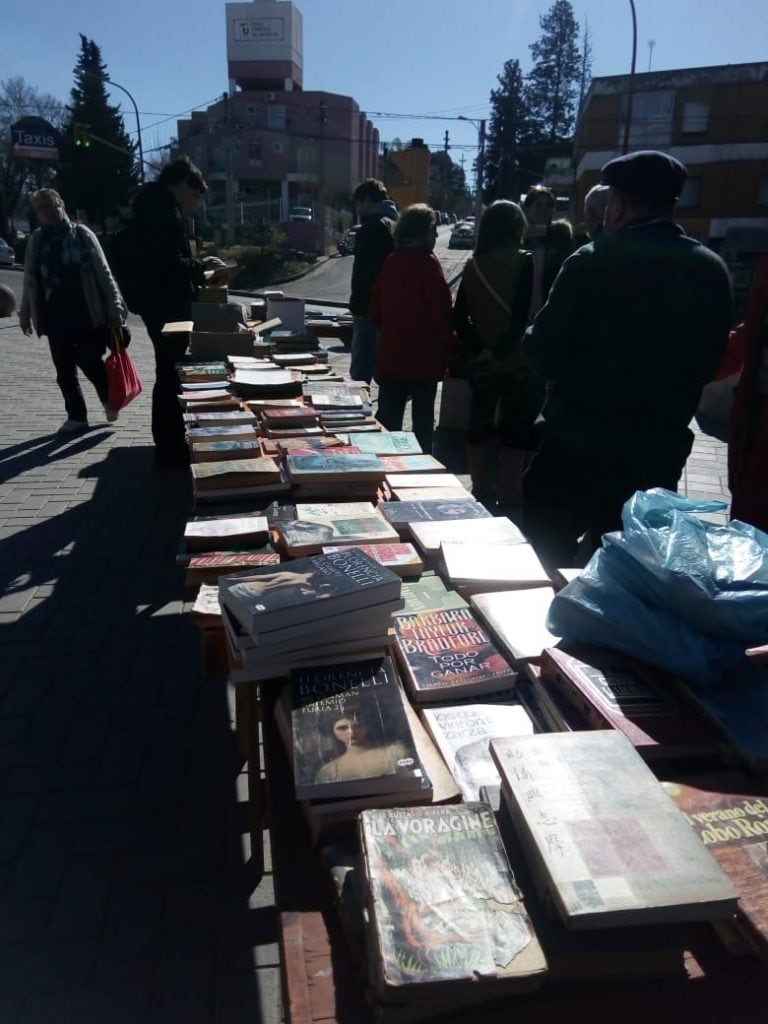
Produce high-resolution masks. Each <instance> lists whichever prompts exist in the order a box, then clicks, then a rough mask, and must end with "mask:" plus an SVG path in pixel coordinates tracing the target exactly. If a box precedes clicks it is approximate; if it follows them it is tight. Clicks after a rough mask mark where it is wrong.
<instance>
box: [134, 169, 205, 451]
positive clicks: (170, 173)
mask: <svg viewBox="0 0 768 1024" xmlns="http://www.w3.org/2000/svg"><path fill="white" fill-rule="evenodd" d="M206 191H207V186H206V184H205V180H204V179H203V176H202V174H201V172H200V171H199V170H198V168H197V167H195V165H194V164H193V163H191V161H189V160H188V159H186V158H185V157H179V158H177V159H175V160H171V162H170V163H168V164H166V165H165V167H163V169H162V170H161V171H160V174H159V176H158V178H157V180H156V181H152V182H149V184H147V185H145V186H144V187H143V188H142V189H141V191H140V192H139V194H138V195H137V196H136V198H135V199H134V201H133V217H134V223H135V225H136V228H137V237H138V239H139V240H140V246H141V254H142V263H143V266H142V273H141V278H142V288H141V293H142V294H141V301H140V308H139V313H140V315H141V318H142V320H143V321H144V323H145V325H146V328H147V331H148V333H149V337H150V338H151V340H152V345H153V346H154V349H155V386H154V389H153V391H152V437H153V439H154V442H155V464H156V465H157V467H158V468H160V469H176V468H183V467H184V466H186V465H188V464H189V456H188V452H187V446H186V444H185V440H184V421H183V417H182V412H181V407H180V405H179V401H178V398H177V395H178V391H179V378H178V374H177V372H176V363H178V362H180V361H181V360H182V359H183V358H184V356H185V355H186V352H187V347H188V345H189V335H188V334H181V335H170V336H163V334H162V329H163V325H164V324H166V323H169V322H171V321H174V320H191V319H192V303H193V301H194V300H195V298H196V297H197V290H198V287H199V285H200V284H201V283H202V281H203V266H204V265H203V263H202V262H201V261H200V260H197V259H195V258H194V257H193V256H192V252H191V249H190V246H189V241H188V240H187V236H186V233H185V230H184V215H185V214H186V213H189V212H190V211H191V210H192V209H194V207H195V205H196V204H197V202H198V200H199V199H200V197H201V196H202V195H204V194H205V192H206Z"/></svg>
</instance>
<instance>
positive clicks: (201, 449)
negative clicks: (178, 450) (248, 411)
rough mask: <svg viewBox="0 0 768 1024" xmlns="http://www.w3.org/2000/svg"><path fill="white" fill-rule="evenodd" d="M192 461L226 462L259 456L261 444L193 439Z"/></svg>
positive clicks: (256, 442)
mask: <svg viewBox="0 0 768 1024" xmlns="http://www.w3.org/2000/svg"><path fill="white" fill-rule="evenodd" d="M190 454H191V457H192V461H193V462H226V461H227V460H229V459H250V458H259V456H260V455H261V454H262V452H261V446H260V444H259V442H258V441H257V440H254V441H194V442H193V443H192V444H191V445H190Z"/></svg>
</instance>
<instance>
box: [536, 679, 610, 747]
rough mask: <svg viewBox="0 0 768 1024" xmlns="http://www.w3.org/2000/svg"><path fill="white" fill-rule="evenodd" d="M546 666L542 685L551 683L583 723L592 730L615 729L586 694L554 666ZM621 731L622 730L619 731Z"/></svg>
mask: <svg viewBox="0 0 768 1024" xmlns="http://www.w3.org/2000/svg"><path fill="white" fill-rule="evenodd" d="M550 665H551V668H550V666H547V667H546V669H545V668H544V665H542V674H541V681H542V684H543V685H546V684H547V683H553V684H554V685H555V686H556V687H557V690H558V693H560V694H561V695H562V696H563V697H564V698H565V700H567V701H568V703H569V704H570V705H571V706H572V707H573V708H575V709H576V711H578V713H579V714H580V715H581V716H582V718H583V719H584V721H585V722H587V723H588V724H589V725H591V726H592V728H593V729H616V728H617V726H616V725H615V723H614V722H612V721H611V719H610V718H608V716H607V715H604V714H603V713H602V711H601V710H600V709H599V708H598V707H596V706H595V705H594V704H593V703H592V701H591V700H590V699H589V698H588V697H587V696H586V694H585V693H584V692H583V691H582V690H581V688H580V687H579V686H577V685H576V684H575V683H574V682H573V681H572V680H571V679H570V678H569V677H568V676H567V675H566V674H565V673H564V672H563V671H562V670H561V669H560V668H558V667H557V666H555V665H552V663H551V662H550ZM620 731H623V730H620Z"/></svg>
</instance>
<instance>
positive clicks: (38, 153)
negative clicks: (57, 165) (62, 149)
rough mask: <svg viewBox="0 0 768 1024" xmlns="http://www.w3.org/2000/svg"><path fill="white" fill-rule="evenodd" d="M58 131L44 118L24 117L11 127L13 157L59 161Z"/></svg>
mask: <svg viewBox="0 0 768 1024" xmlns="http://www.w3.org/2000/svg"><path fill="white" fill-rule="evenodd" d="M60 138H61V136H60V135H59V133H58V131H57V130H56V129H55V128H54V127H53V125H52V124H49V123H48V121H46V120H45V118H42V117H22V118H20V119H19V120H18V121H17V122H16V123H15V124H12V125H11V143H12V146H13V155H14V156H15V157H18V158H19V159H23V160H58V159H59V141H60Z"/></svg>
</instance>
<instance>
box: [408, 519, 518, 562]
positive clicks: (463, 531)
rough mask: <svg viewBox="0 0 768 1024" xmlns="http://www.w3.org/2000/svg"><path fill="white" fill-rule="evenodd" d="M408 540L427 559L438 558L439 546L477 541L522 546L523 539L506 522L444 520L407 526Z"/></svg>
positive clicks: (510, 523)
mask: <svg viewBox="0 0 768 1024" xmlns="http://www.w3.org/2000/svg"><path fill="white" fill-rule="evenodd" d="M411 536H412V537H413V541H414V543H415V544H416V547H417V548H418V549H419V551H422V552H423V553H424V554H425V555H426V556H427V557H428V558H434V557H436V556H437V555H439V554H440V545H441V544H442V543H443V542H445V543H450V544H473V543H476V542H477V541H479V540H482V541H484V542H485V543H487V544H524V543H525V537H524V536H523V534H522V533H521V532H520V530H519V529H518V528H517V527H516V526H515V524H514V523H513V522H512V521H511V520H510V519H505V518H503V517H494V518H493V519H483V520H482V521H481V522H478V520H477V519H469V518H467V519H455V520H450V519H447V520H445V521H444V522H438V523H429V522H416V523H411Z"/></svg>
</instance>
